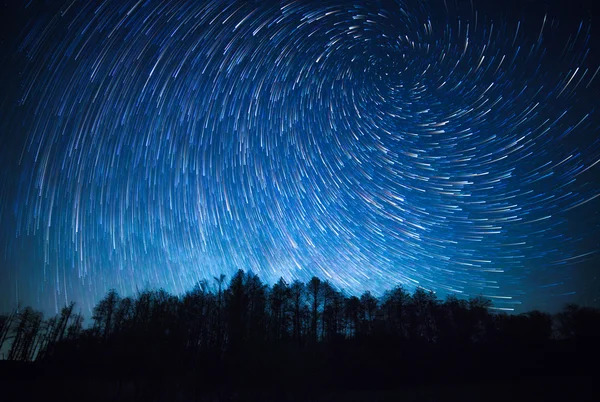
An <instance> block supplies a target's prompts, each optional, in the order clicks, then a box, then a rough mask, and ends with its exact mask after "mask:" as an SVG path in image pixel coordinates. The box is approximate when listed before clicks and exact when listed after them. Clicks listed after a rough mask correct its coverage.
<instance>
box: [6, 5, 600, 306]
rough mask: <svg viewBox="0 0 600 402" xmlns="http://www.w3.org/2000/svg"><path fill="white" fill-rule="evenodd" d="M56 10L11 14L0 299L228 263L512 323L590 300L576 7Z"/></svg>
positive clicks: (57, 298) (593, 154)
mask: <svg viewBox="0 0 600 402" xmlns="http://www.w3.org/2000/svg"><path fill="white" fill-rule="evenodd" d="M40 3H41V2H40ZM58 3H59V4H37V3H35V4H33V5H31V4H30V5H23V6H22V9H19V11H18V15H19V16H20V17H19V18H21V19H22V21H23V25H22V26H19V27H18V29H17V27H15V28H14V31H15V32H16V33H15V32H13V33H11V37H10V38H9V40H8V44H5V46H4V47H3V49H5V50H4V54H3V55H2V57H3V62H2V78H3V81H4V83H3V84H2V85H3V87H4V89H3V90H2V93H1V95H2V97H1V98H0V100H1V101H2V104H1V105H0V107H1V109H0V129H1V132H2V144H1V145H0V161H1V166H2V173H1V174H0V223H1V227H0V240H1V243H0V246H1V247H2V251H1V253H2V254H1V256H2V257H3V258H2V265H1V266H0V271H1V276H0V278H2V283H0V292H2V294H3V296H2V300H1V302H2V307H4V308H8V307H9V306H12V305H14V304H16V302H17V300H23V301H26V302H28V303H32V304H36V303H37V304H38V305H39V306H42V307H45V308H47V309H49V310H54V309H55V308H57V307H59V306H61V305H62V304H63V303H65V302H67V301H71V300H73V301H76V302H77V303H78V304H79V305H80V306H81V308H83V309H84V311H85V310H86V309H89V308H91V306H93V304H94V303H95V302H96V301H97V300H98V299H99V298H100V297H101V296H102V295H103V294H104V293H106V291H107V290H108V289H110V288H116V289H117V291H119V292H120V293H123V294H131V293H133V292H135V291H136V290H138V289H143V288H145V287H164V288H165V289H166V290H168V291H170V292H174V293H181V292H184V291H186V290H188V289H190V288H192V287H193V286H194V285H195V284H196V283H197V282H198V281H200V280H202V279H209V280H210V281H211V282H212V278H213V277H214V276H218V275H219V274H221V273H225V274H226V275H228V277H230V276H231V274H232V273H234V272H235V271H236V270H238V269H244V270H251V271H253V272H255V273H257V274H258V275H259V276H260V277H261V278H262V279H264V280H266V281H268V282H272V281H275V280H277V279H278V278H279V277H283V278H285V279H286V280H288V281H291V280H293V279H296V278H297V279H301V280H307V279H309V278H310V277H311V276H313V275H316V276H318V277H321V278H323V279H327V280H329V281H330V282H331V283H332V284H334V285H336V286H339V287H340V288H343V289H346V290H347V291H349V292H356V293H358V292H362V291H364V290H372V291H374V292H381V291H383V290H385V289H388V288H390V287H392V286H395V285H400V284H402V285H404V286H406V287H407V288H409V289H414V287H416V286H421V287H423V288H425V289H428V290H433V291H435V292H437V293H438V294H439V295H440V296H442V297H443V296H444V295H448V294H457V295H459V296H465V297H467V296H474V295H480V294H481V295H485V296H488V297H491V298H493V300H494V302H495V305H496V306H497V307H498V308H502V309H514V308H516V309H519V308H520V307H519V306H521V305H522V304H525V306H524V307H525V308H528V307H530V306H538V305H539V306H546V307H548V306H552V305H554V304H561V303H564V302H566V301H568V300H579V299H577V297H578V294H579V293H580V292H581V289H582V286H583V285H584V284H587V285H588V286H591V287H594V286H596V285H595V284H597V282H596V281H595V274H590V269H589V268H586V270H585V272H586V274H585V275H583V274H581V271H580V269H579V268H578V267H588V266H589V264H591V263H594V264H595V263H596V262H597V261H598V260H597V253H598V250H599V244H598V240H597V239H596V237H597V235H598V224H599V222H600V220H599V219H598V214H597V210H598V207H599V206H600V204H599V202H600V197H599V196H600V186H599V185H598V181H597V179H595V176H596V175H598V172H599V170H598V169H599V167H600V163H599V162H600V143H599V137H598V125H599V124H598V123H599V121H598V117H597V115H598V112H597V111H596V110H595V109H596V107H597V104H598V95H597V93H598V89H599V86H598V84H599V82H600V77H598V75H599V66H600V64H599V63H598V62H597V55H595V54H594V52H593V44H594V43H595V41H594V33H595V32H596V31H595V30H594V28H595V26H594V24H593V23H594V21H593V19H590V18H589V16H587V17H586V16H583V17H581V18H579V19H568V20H566V21H564V20H561V18H560V17H561V16H560V15H558V14H556V15H555V14H552V13H548V12H546V11H545V10H544V8H543V7H541V6H540V7H531V8H532V11H531V12H528V13H524V14H523V13H522V14H519V13H518V12H512V11H511V12H506V10H504V11H502V12H496V11H489V12H486V11H485V10H479V9H478V5H477V3H475V5H473V4H471V3H470V2H465V3H466V4H465V5H460V4H459V5H457V4H455V3H454V2H452V1H447V2H444V1H441V0H440V1H430V2H423V1H412V0H407V1H369V0H362V1H351V0H348V1H303V0H296V1H287V0H286V1H221V0H208V1H183V0H177V1H175V0H164V1H155V0H146V1H143V0H139V1H136V0H133V1H128V0H106V1H99V2H96V1H76V0H75V1H67V2H58ZM513 11H514V10H513ZM5 18H10V17H5ZM596 42H597V41H596ZM6 49H8V50H6ZM594 261H596V262H594ZM582 275H583V276H582ZM569 298H570V299H569ZM573 298H575V299H573ZM580 301H584V300H580Z"/></svg>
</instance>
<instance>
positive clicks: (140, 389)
mask: <svg viewBox="0 0 600 402" xmlns="http://www.w3.org/2000/svg"><path fill="white" fill-rule="evenodd" d="M590 369H591V370H590V373H592V372H594V371H595V370H594V369H593V368H590ZM111 377H114V376H111V375H110V373H105V375H97V376H92V375H90V374H88V373H80V374H77V373H73V372H71V373H67V374H61V373H60V372H58V371H56V370H53V369H52V368H49V367H43V366H39V365H35V364H31V363H28V364H23V363H17V362H7V361H2V362H0V386H1V387H2V388H1V389H2V393H1V394H0V395H1V396H0V400H2V401H6V402H9V401H161V402H162V401H173V402H175V401H214V402H221V401H278V402H279V401H282V402H283V401H318V402H325V401H328V402H336V401H344V402H354V401H356V402H358V401H369V402H377V401H420V402H421V401H447V402H448V401H461V402H467V401H474V402H475V401H477V402H480V401H502V402H506V401H577V402H580V401H598V393H597V383H598V377H597V376H596V375H594V374H589V375H581V374H577V373H575V374H573V375H569V374H561V375H557V376H552V375H544V376H537V375H536V373H530V375H523V374H519V375H515V376H512V375H511V374H510V373H507V375H506V377H505V378H503V379H495V378H489V379H486V380H481V381H477V382H472V381H468V380H465V381H464V382H456V383H450V384H443V383H434V384H432V383H423V384H418V385H410V384H400V383H399V385H398V386H397V387H390V388H389V389H369V388H364V389H363V387H361V386H360V384H349V388H350V387H352V388H354V389H352V390H339V389H313V387H311V384H298V385H297V388H296V389H285V390H284V389H279V390H278V389H277V384H268V379H265V381H266V383H265V385H263V386H261V387H258V388H257V389H247V390H243V391H237V392H232V393H230V392H227V391H223V390H222V391H206V390H203V387H202V386H200V385H196V386H195V384H199V383H200V382H199V381H198V382H197V381H195V380H194V376H193V374H190V375H188V376H186V377H178V378H175V377H162V378H151V377H148V376H145V377H144V378H137V379H135V378H128V379H121V380H118V379H115V378H111Z"/></svg>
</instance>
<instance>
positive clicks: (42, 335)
mask: <svg viewBox="0 0 600 402" xmlns="http://www.w3.org/2000/svg"><path fill="white" fill-rule="evenodd" d="M214 279H215V282H214V284H209V283H208V282H207V281H203V282H201V283H199V284H198V285H197V286H195V287H194V288H193V289H192V290H190V291H188V292H187V293H185V294H184V295H181V296H174V295H171V294H169V293H168V292H166V291H164V290H162V289H159V290H147V291H141V292H139V293H138V294H137V295H135V296H133V297H121V296H120V295H119V294H118V293H117V292H116V291H114V290H111V291H109V292H108V293H107V295H106V296H105V297H104V298H103V299H102V300H100V301H99V302H98V304H97V305H96V306H95V308H94V309H93V314H92V316H91V324H90V325H89V326H88V327H87V328H84V325H83V317H82V315H81V314H77V313H75V310H74V304H70V305H68V306H65V307H64V308H63V309H62V311H61V313H60V314H58V315H57V316H55V317H52V318H49V319H47V320H44V319H43V316H42V314H41V313H40V312H37V311H35V310H33V309H32V308H30V307H26V308H24V309H17V310H15V311H14V312H13V313H11V314H9V315H4V316H0V350H6V354H5V359H8V360H20V361H36V362H39V363H40V364H45V365H55V366H60V367H71V368H76V370H96V369H98V368H99V367H103V368H106V367H110V368H111V370H110V372H112V373H113V374H115V373H119V374H120V375H140V373H147V374H151V375H175V374H176V373H190V372H193V373H196V374H197V375H198V376H201V377H202V378H203V381H204V382H205V383H207V384H209V385H211V384H212V385H214V384H223V382H225V383H226V385H231V384H234V385H236V386H238V385H240V384H242V385H244V384H250V383H254V384H256V383H260V382H261V381H265V379H266V378H270V379H271V381H272V379H277V382H278V383H280V384H286V383H287V384H293V383H297V381H299V379H300V378H310V379H311V383H315V382H322V383H327V384H335V383H344V384H347V383H349V382H352V381H356V382H357V383H360V382H362V383H364V382H365V381H367V382H369V381H375V382H377V383H378V384H387V383H393V382H395V381H398V379H399V378H404V379H405V380H406V381H414V380H415V379H418V380H426V379H427V378H437V377H436V376H439V377H440V378H441V377H446V378H449V377H450V376H451V374H452V375H458V374H457V373H452V371H453V370H456V368H457V367H459V368H461V370H462V369H464V370H471V371H470V372H471V373H472V375H478V373H477V370H478V368H479V367H480V366H482V365H485V366H486V367H488V368H487V369H486V370H485V371H486V375H489V374H490V369H489V366H491V365H495V367H497V370H498V372H501V371H502V370H504V369H506V368H507V367H512V366H514V364H515V363H514V362H515V360H514V359H519V361H522V360H526V359H529V360H531V361H526V362H525V366H523V365H521V366H522V367H526V366H527V364H529V365H530V366H531V367H534V368H537V369H540V370H543V369H544V365H545V364H546V363H544V362H547V361H553V362H554V363H556V362H557V361H558V360H557V359H568V358H569V357H568V356H570V355H572V354H573V353H574V351H575V350H576V349H577V348H580V347H581V345H595V344H597V343H598V342H597V340H598V339H600V310H598V309H594V308H591V307H580V306H577V305H567V306H565V308H564V309H563V310H562V311H561V312H560V313H558V314H554V315H551V314H548V313H544V312H541V311H531V312H528V313H524V314H519V315H512V314H505V313H502V312H497V311H494V310H492V309H491V307H492V303H491V302H490V300H488V299H486V298H483V297H474V298H471V299H469V300H463V299H459V298H457V297H454V296H449V297H447V298H446V299H445V300H439V299H438V298H437V297H436V295H435V294H434V293H432V292H427V291H425V290H424V289H421V288H418V289H416V290H415V291H414V292H413V293H412V294H411V293H409V292H408V291H407V290H406V289H404V288H403V287H401V286H398V287H395V288H393V289H390V290H388V291H386V292H385V293H384V294H383V295H382V296H380V297H375V296H374V295H373V294H371V293H370V292H365V293H363V294H362V295H361V296H353V295H349V294H347V293H345V292H344V291H342V290H339V289H336V288H335V287H334V286H332V285H331V284H330V283H329V282H327V281H323V280H321V279H319V278H316V277H313V278H312V279H310V280H309V281H308V282H306V283H303V282H300V281H297V280H296V281H293V282H291V283H287V282H286V281H285V280H283V279H280V280H279V281H278V282H277V283H275V284H274V285H272V286H268V285H267V284H265V283H263V282H262V281H261V280H260V279H259V277H258V276H257V275H255V274H253V273H248V272H244V271H238V272H237V273H236V274H235V275H233V277H232V278H231V279H230V281H229V282H228V283H226V281H225V279H226V278H225V276H224V275H221V276H220V277H216V278H214ZM211 285H212V286H211ZM3 345H5V346H6V347H5V348H4V349H3V348H2V346H3ZM549 350H551V351H552V353H551V354H550V356H548V351H549ZM577 350H578V349H577ZM482 356H485V358H484V357H482ZM482 359H485V363H484V362H483V360H482ZM548 359H551V360H548ZM491 362H494V363H493V364H492V363H491ZM538 366H540V367H538ZM527 367H529V366H527ZM464 370H463V371H464ZM353 379H354V380H353ZM230 383H231V384H230Z"/></svg>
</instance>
